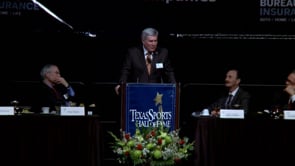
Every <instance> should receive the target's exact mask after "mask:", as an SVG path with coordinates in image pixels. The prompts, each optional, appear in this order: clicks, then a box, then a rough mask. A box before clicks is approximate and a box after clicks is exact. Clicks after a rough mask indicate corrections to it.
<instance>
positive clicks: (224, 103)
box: [208, 69, 250, 116]
mask: <svg viewBox="0 0 295 166" xmlns="http://www.w3.org/2000/svg"><path fill="white" fill-rule="evenodd" d="M240 82H241V77H240V73H239V70H237V69H230V70H228V71H227V73H226V76H225V84H224V85H225V87H226V92H225V94H224V95H223V96H221V97H220V98H218V99H217V100H216V101H215V102H214V103H213V104H211V105H210V106H209V107H208V109H209V111H210V112H211V115H212V116H219V109H243V110H244V111H245V114H246V113H247V111H248V109H249V105H250V94H249V92H247V91H245V90H244V89H242V88H241V87H240Z"/></svg>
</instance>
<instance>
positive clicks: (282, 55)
mask: <svg viewBox="0 0 295 166" xmlns="http://www.w3.org/2000/svg"><path fill="white" fill-rule="evenodd" d="M37 2H40V3H41V4H42V5H43V6H45V7H46V8H47V9H49V10H50V11H51V12H52V13H53V14H54V15H52V14H50V13H48V12H46V10H44V8H42V7H40V6H38V5H36V4H35V5H34V3H33V2H32V1H17V0H7V1H6V0H1V1H0V11H1V14H0V19H1V22H2V23H1V28H0V32H1V33H0V35H1V40H2V47H1V50H2V55H3V56H2V57H6V58H5V59H3V60H2V61H3V62H4V64H3V65H1V69H2V70H1V71H5V72H4V75H5V77H6V78H8V79H9V80H39V70H40V68H41V67H42V65H44V64H45V63H56V64H58V65H59V66H60V68H61V72H62V75H64V76H65V77H66V78H67V79H69V80H71V81H83V82H116V81H117V80H118V74H119V70H120V65H121V60H122V57H123V55H124V54H125V51H126V49H127V47H129V46H131V45H134V44H138V43H140V32H141V30H142V29H143V28H145V27H148V26H152V27H155V28H157V29H158V30H159V31H160V38H159V42H160V45H161V46H165V47H168V48H169V50H170V56H171V58H172V62H173V64H174V66H175V71H176V76H177V78H178V80H179V82H181V83H186V82H204V83H206V82H210V83H222V82H223V78H224V73H225V71H226V69H227V68H228V67H230V66H238V67H240V68H241V69H242V70H243V71H244V72H245V73H246V74H245V79H244V80H243V82H244V83H263V84H281V83H284V80H285V77H286V74H287V73H288V72H289V71H290V70H291V69H293V68H295V67H294V65H293V59H294V58H293V56H292V54H291V52H292V48H293V43H294V40H293V38H294V37H293V34H294V23H293V19H294V18H293V15H287V14H285V15H280V16H276V15H270V16H262V15H261V14H260V13H259V12H260V8H262V7H261V4H260V1H257V0H256V1H252V2H248V1H244V2H243V1H239V2H236V1H235V0H227V1H221V0H208V1H206V0H204V1H176V0H166V1H164V0H136V1H135V0H134V1H133V0H128V1H120V0H114V1H108V0H105V1H94V0H85V1H74V2H73V1H70V0H65V1H57V0H52V1H43V0H40V1H37ZM270 2H271V1H270ZM289 8H290V10H293V8H292V7H289ZM58 18H60V19H62V20H63V21H64V22H62V21H61V20H59V19H58ZM279 18H283V19H286V20H285V21H276V20H277V19H279ZM263 19H264V21H262V20H263ZM265 20H268V21H265ZM69 25H70V26H71V27H72V28H71V27H69ZM89 34H91V35H92V34H95V35H96V37H91V35H89ZM290 54H291V55H290Z"/></svg>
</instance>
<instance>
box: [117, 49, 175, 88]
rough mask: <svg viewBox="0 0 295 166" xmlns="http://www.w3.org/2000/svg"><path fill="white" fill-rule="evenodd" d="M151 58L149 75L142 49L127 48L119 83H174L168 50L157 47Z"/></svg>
mask: <svg viewBox="0 0 295 166" xmlns="http://www.w3.org/2000/svg"><path fill="white" fill-rule="evenodd" d="M152 56H153V59H152V63H151V66H152V67H151V74H150V75H149V74H148V70H147V67H146V61H145V56H144V50H143V48H142V47H133V48H129V49H128V53H127V55H126V57H125V60H124V62H123V66H122V69H121V76H120V80H119V83H126V82H140V83H161V82H165V83H176V80H175V76H174V70H173V67H172V66H171V62H170V60H169V58H168V50H167V49H166V48H159V47H158V49H157V50H156V51H155V52H154V53H153V55H152Z"/></svg>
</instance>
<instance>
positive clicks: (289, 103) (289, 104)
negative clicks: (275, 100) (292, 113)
mask: <svg viewBox="0 0 295 166" xmlns="http://www.w3.org/2000/svg"><path fill="white" fill-rule="evenodd" d="M291 109H292V99H289V101H288V110H291Z"/></svg>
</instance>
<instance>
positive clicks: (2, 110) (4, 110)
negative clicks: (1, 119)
mask: <svg viewBox="0 0 295 166" xmlns="http://www.w3.org/2000/svg"><path fill="white" fill-rule="evenodd" d="M0 115H14V107H11V106H7V107H6V106H0Z"/></svg>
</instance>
